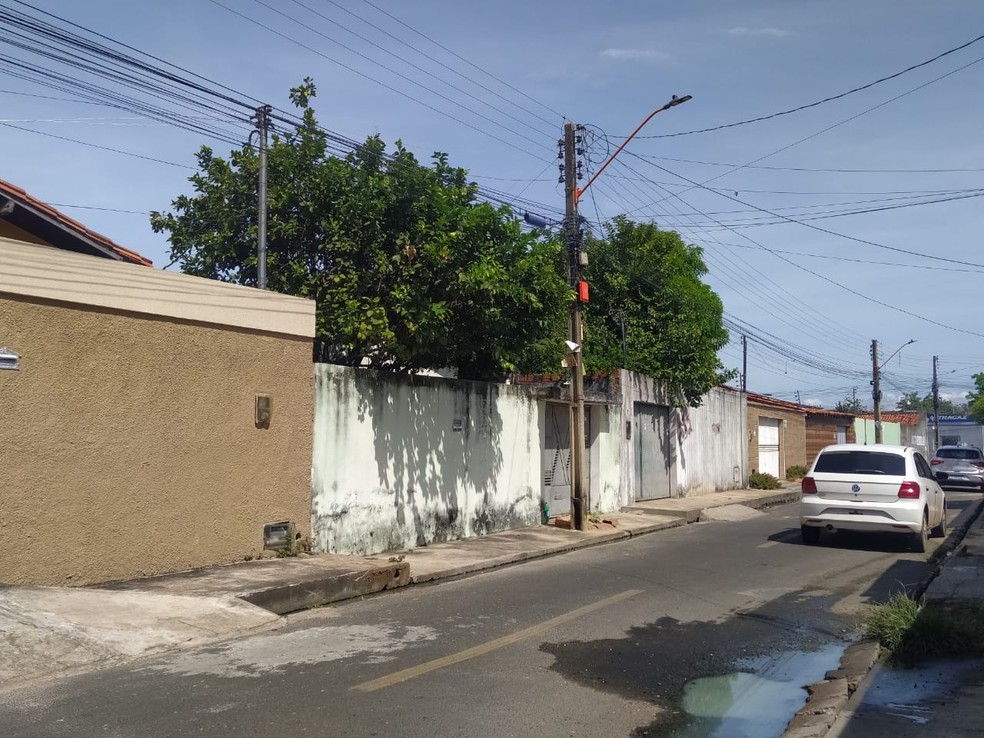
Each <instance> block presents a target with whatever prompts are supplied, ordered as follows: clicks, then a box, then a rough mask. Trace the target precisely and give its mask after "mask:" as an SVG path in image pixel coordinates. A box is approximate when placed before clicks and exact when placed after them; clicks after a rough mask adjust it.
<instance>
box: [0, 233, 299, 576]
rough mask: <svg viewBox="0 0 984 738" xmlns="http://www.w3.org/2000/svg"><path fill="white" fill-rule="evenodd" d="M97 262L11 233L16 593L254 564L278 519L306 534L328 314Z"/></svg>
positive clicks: (10, 528)
mask: <svg viewBox="0 0 984 738" xmlns="http://www.w3.org/2000/svg"><path fill="white" fill-rule="evenodd" d="M131 253H132V252H131ZM95 256H97V255H95V254H86V253H83V252H80V251H77V250H74V249H61V248H50V247H46V246H44V245H42V244H38V243H26V242H23V241H14V240H10V239H4V238H0V315H2V316H3V320H2V321H0V347H2V348H3V349H4V351H3V352H2V354H3V357H4V358H3V360H2V361H0V396H2V397H3V404H4V416H3V423H2V424H0V469H2V475H3V484H2V485H0V536H2V537H3V539H4V540H6V541H8V542H9V543H11V544H12V545H9V546H8V547H7V549H6V550H5V552H4V555H3V556H2V557H0V583H6V584H43V585H81V584H91V583H97V582H104V581H110V580H117V579H129V578H134V577H139V576H148V575H154V574H163V573H167V572H173V571H179V570H185V569H191V568H196V567H202V566H210V565H215V564H221V563H231V562H234V561H242V560H243V559H244V558H250V557H255V556H258V555H260V554H261V553H262V552H263V546H264V537H263V533H264V526H265V525H266V524H269V523H278V522H285V521H289V522H290V523H293V524H294V525H295V526H296V529H297V531H298V532H300V533H301V534H302V535H307V533H308V530H309V521H310V468H311V464H310V460H311V428H312V420H313V417H312V394H313V376H312V370H311V351H312V340H313V335H314V303H313V302H311V301H309V300H302V299H299V298H293V297H287V296H283V295H277V294H274V293H268V292H261V291H259V290H255V289H250V288H246V287H237V286H234V285H229V284H224V283H220V282H214V281H212V280H206V279H200V278H197V277H191V276H188V275H184V274H175V273H171V272H164V271H158V270H155V269H152V268H148V266H146V264H145V263H144V262H146V260H144V259H142V257H141V258H139V259H137V258H112V257H107V256H106V255H105V254H99V255H98V256H101V257H103V258H94V257H95Z"/></svg>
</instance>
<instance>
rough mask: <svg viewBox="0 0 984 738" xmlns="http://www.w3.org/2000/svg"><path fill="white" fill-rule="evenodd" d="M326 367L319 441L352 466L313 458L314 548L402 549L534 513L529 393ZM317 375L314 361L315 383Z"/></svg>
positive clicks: (505, 525)
mask: <svg viewBox="0 0 984 738" xmlns="http://www.w3.org/2000/svg"><path fill="white" fill-rule="evenodd" d="M327 369H328V373H329V374H328V376H327V377H325V378H326V379H327V380H328V381H327V382H325V383H324V385H331V386H330V389H329V388H327V387H324V386H319V390H322V389H325V390H326V391H325V392H322V393H321V395H322V399H320V400H319V405H320V406H321V407H319V410H321V409H324V408H325V407H328V408H330V410H329V412H332V413H333V415H334V416H335V417H334V418H333V420H334V423H333V427H332V428H331V430H330V431H328V432H330V434H331V436H332V437H331V438H330V439H328V440H327V442H329V443H331V444H333V445H334V446H336V448H335V449H333V453H332V456H333V458H335V459H337V461H336V464H339V465H341V464H344V465H353V467H354V469H351V470H338V469H330V468H323V469H321V470H320V471H317V467H318V460H317V459H316V463H315V466H316V476H318V477H320V479H316V480H315V500H314V508H315V518H316V521H315V522H316V526H317V527H319V528H321V530H320V531H318V534H319V539H320V540H321V541H322V542H323V545H324V548H325V550H328V551H337V552H341V553H371V552H380V551H386V550H394V549H401V548H410V547H415V546H423V545H427V544H428V543H434V542H438V541H444V540H452V539H456V538H461V537H466V536H474V535H481V534H484V533H489V532H493V531H498V530H505V529H509V528H516V527H519V526H522V525H529V524H532V523H534V522H535V521H536V519H537V518H538V515H539V512H538V505H539V490H538V489H534V488H533V487H532V486H531V484H530V483H529V482H528V478H529V476H530V474H529V470H528V467H529V464H528V459H529V458H530V457H531V456H532V457H533V458H535V459H538V458H539V444H538V441H537V438H536V436H534V437H532V438H530V435H531V434H530V432H529V430H530V428H531V427H532V428H533V429H535V428H536V424H535V419H536V417H537V406H536V401H535V399H534V398H533V397H532V396H531V395H528V394H525V393H523V392H520V391H517V388H513V387H506V386H502V385H496V384H488V383H484V382H468V381H460V380H446V379H438V378H432V377H419V376H405V375H395V374H385V373H381V372H375V371H370V370H361V369H347V368H342V367H328V368H327ZM322 376H323V375H322V374H321V371H320V369H319V385H322V382H321V379H322ZM326 400H327V402H326ZM331 406H334V407H331ZM503 412H505V418H504V415H503ZM531 414H532V415H531ZM353 416H355V417H353ZM531 417H532V418H533V423H532V425H531V422H530V418H531ZM507 422H508V423H509V425H510V433H508V434H507V433H504V425H505V424H506V423H507ZM370 432H371V441H370V440H369V433H370ZM503 444H505V446H506V448H505V457H504V449H503ZM370 455H371V456H372V457H373V458H372V459H370V458H369V456H370ZM504 458H505V460H504ZM373 467H374V469H373ZM514 472H515V473H514ZM532 476H533V478H536V472H535V470H534V473H533V475H532ZM329 478H331V479H333V480H334V481H332V482H329V485H328V487H329V489H325V482H328V480H329ZM320 496H327V498H328V499H327V500H326V499H318V498H319V497H320Z"/></svg>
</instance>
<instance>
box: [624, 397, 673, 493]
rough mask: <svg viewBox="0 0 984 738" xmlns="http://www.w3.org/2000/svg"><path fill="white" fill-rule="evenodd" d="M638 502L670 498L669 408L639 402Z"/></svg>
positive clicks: (636, 465)
mask: <svg viewBox="0 0 984 738" xmlns="http://www.w3.org/2000/svg"><path fill="white" fill-rule="evenodd" d="M633 412H634V415H635V424H634V425H635V439H636V441H635V499H637V500H653V499H657V498H660V497H669V496H670V430H669V428H670V409H669V408H668V407H665V406H663V405H646V404H643V403H636V405H635V407H634V408H633Z"/></svg>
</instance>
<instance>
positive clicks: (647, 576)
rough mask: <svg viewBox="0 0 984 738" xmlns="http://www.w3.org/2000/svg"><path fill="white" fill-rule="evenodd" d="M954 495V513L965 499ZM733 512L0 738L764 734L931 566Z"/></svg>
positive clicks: (26, 694)
mask: <svg viewBox="0 0 984 738" xmlns="http://www.w3.org/2000/svg"><path fill="white" fill-rule="evenodd" d="M949 497H950V507H951V515H950V520H951V521H953V520H955V518H956V514H955V513H957V512H959V509H960V508H961V507H963V506H964V505H965V504H967V501H969V500H970V499H974V497H975V495H973V494H961V493H952V494H950V495H949ZM734 512H735V513H736V514H735V515H734V517H735V518H739V519H737V520H731V521H726V520H723V521H712V522H706V523H698V524H695V525H689V526H686V527H683V528H677V529H673V530H668V531H663V532H660V533H657V534H653V535H648V536H643V537H640V538H637V539H632V540H630V541H626V542H622V543H617V544H613V545H607V546H600V547H595V548H589V549H584V550H581V551H578V552H575V553H571V554H567V555H564V556H558V557H553V558H549V559H542V560H539V561H533V562H528V563H525V564H522V565H519V566H515V567H509V568H505V569H500V570H496V571H494V572H491V573H487V574H482V575H480V576H475V577H471V578H466V579H461V580H457V581H451V582H445V583H442V584H437V585H434V586H417V587H410V588H406V589H403V590H397V591H395V592H392V593H385V594H382V595H379V596H376V597H372V598H367V599H364V600H362V601H357V602H350V603H347V604H344V605H341V606H338V607H331V608H323V609H318V610H313V611H309V612H307V613H302V614H300V615H296V616H292V617H291V618H290V622H289V624H288V626H287V627H286V628H284V629H281V630H279V631H275V632H272V633H265V634H261V635H256V636H252V637H247V638H242V639H239V640H236V641H231V642H228V643H224V644H221V645H218V646H216V645H212V646H210V647H208V648H202V649H198V650H190V651H184V652H179V653H175V654H172V655H168V656H166V657H157V658H153V659H144V660H141V661H138V662H134V663H132V664H129V665H127V666H124V667H119V668H114V669H110V670H105V671H100V672H94V673H90V674H85V675H79V676H75V677H67V678H63V679H58V680H55V681H52V682H48V683H44V684H39V685H35V686H30V687H25V688H23V689H20V690H18V691H15V692H12V693H6V694H3V695H0V736H4V737H10V738H12V737H14V736H44V737H45V738H50V737H52V736H71V737H72V738H77V737H78V736H121V737H122V736H141V737H144V736H190V735H206V736H226V735H230V736H231V735H235V736H277V737H285V736H331V737H334V736H400V737H403V736H406V737H407V738H416V737H419V738H434V737H437V736H440V737H442V738H443V737H445V736H447V737H450V736H469V737H476V736H479V737H480V736H537V737H538V738H539V737H550V736H564V737H565V738H566V737H569V736H606V737H607V736H642V735H651V736H671V735H672V736H681V737H682V736H708V735H715V734H718V735H728V736H740V735H743V734H745V735H755V736H756V738H767V736H768V735H770V734H771V735H778V734H779V733H780V732H781V730H782V726H783V725H785V722H786V720H788V719H789V717H790V716H791V714H792V713H791V712H788V710H793V711H794V710H795V709H796V707H798V705H795V704H794V705H792V706H791V707H790V706H789V705H788V704H787V703H786V702H783V701H782V700H778V701H777V700H775V699H772V698H771V697H769V695H770V694H772V693H771V692H769V691H768V690H769V688H771V687H775V686H776V685H783V684H784V685H785V687H786V689H787V697H788V689H789V688H791V689H792V690H793V695H792V699H793V701H794V702H795V701H796V700H800V701H801V698H802V696H803V693H802V692H801V691H800V690H799V687H800V686H801V685H803V684H806V683H808V682H810V681H815V680H818V679H820V678H822V676H823V673H824V671H826V670H827V669H829V668H833V667H835V666H836V664H837V660H838V658H839V654H840V651H841V649H842V648H843V646H844V645H845V644H846V642H847V641H848V640H849V639H850V638H851V637H853V635H854V633H855V628H856V622H857V615H858V613H859V612H860V610H861V609H862V608H863V607H864V606H865V605H867V604H870V603H873V602H878V601H882V600H884V599H885V598H887V597H888V596H889V594H890V593H892V592H893V591H896V590H898V589H900V588H902V587H906V586H910V585H912V584H914V583H915V582H917V581H918V580H919V579H920V578H922V577H923V576H925V575H926V574H927V572H928V570H929V569H928V567H929V565H928V563H927V559H926V556H925V555H920V554H913V553H909V552H908V551H907V550H906V547H905V545H904V543H903V544H900V543H899V542H898V541H897V539H895V538H893V537H877V538H854V537H850V538H847V537H844V538H842V537H836V538H832V539H831V540H829V541H826V542H825V545H822V546H819V547H811V546H804V545H802V544H801V543H800V540H799V529H798V521H797V518H796V514H797V507H796V505H795V504H794V505H784V506H780V507H777V508H773V509H771V510H769V511H766V512H764V513H755V512H752V511H746V510H744V509H740V510H737V511H734ZM727 513H728V510H727V509H723V512H722V514H723V515H724V516H725V517H726V516H727ZM746 515H747V517H746ZM742 518H744V519H742ZM734 672H742V673H743V675H742V676H740V677H738V676H735V674H734ZM729 674H730V675H731V676H726V677H723V679H718V680H713V679H712V680H711V681H708V682H700V683H698V684H700V685H701V686H700V688H696V687H687V689H686V690H685V685H686V684H687V683H688V681H690V680H693V679H695V678H698V677H715V676H720V675H729ZM749 680H751V681H749ZM763 690H764V691H763ZM685 695H686V696H685ZM756 695H758V699H757V698H756ZM787 702H788V700H787ZM763 705H764V706H763ZM685 706H686V707H687V710H685V709H684V707H685ZM688 710H689V712H688ZM787 712H788V714H787ZM725 713H726V714H727V715H726V717H725V719H724V722H722V715H724V714H725ZM779 713H781V714H779ZM694 715H696V716H697V717H694ZM776 726H778V727H776ZM715 731H718V732H717V733H715Z"/></svg>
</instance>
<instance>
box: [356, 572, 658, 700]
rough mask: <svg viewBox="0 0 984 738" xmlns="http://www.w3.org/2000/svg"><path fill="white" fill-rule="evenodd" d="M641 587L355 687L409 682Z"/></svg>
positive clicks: (618, 599)
mask: <svg viewBox="0 0 984 738" xmlns="http://www.w3.org/2000/svg"><path fill="white" fill-rule="evenodd" d="M641 593H642V590H641V589H628V590H626V591H625V592H620V593H619V594H617V595H612V596H611V597H606V598H605V599H603V600H598V602H594V603H592V604H590V605H585V606H584V607H579V608H577V609H576V610H571V611H570V612H568V613H564V614H563V615H558V616H557V617H555V618H550V619H549V620H544V621H543V622H542V623H539V624H538V625H532V626H530V627H529V628H524V629H523V630H517V631H516V632H515V633H510V634H509V635H506V636H502V637H501V638H496V639H494V640H491V641H488V642H487V643H482V644H480V645H478V646H472V647H471V648H466V649H465V650H464V651H458V653H452V654H449V655H447V656H442V657H441V658H439V659H434V660H433V661H427V662H425V663H423V664H418V665H417V666H411V667H410V668H409V669H402V670H401V671H395V672H393V673H392V674H389V675H387V676H384V677H380V678H379V679H373V680H372V681H369V682H363V683H362V684H356V685H355V686H354V687H352V689H354V690H356V691H359V692H375V691H376V690H377V689H384V688H386V687H392V686H393V685H394V684H399V683H400V682H405V681H407V680H408V679H413V678H414V677H419V676H421V675H423V674H427V673H429V672H432V671H436V670H438V669H443V668H444V667H445V666H451V665H452V664H460V663H461V662H462V661H468V660H469V659H473V658H476V657H478V656H483V655H485V654H487V653H490V652H492V651H495V650H496V649H499V648H503V647H505V646H510V645H512V644H513V643H518V642H519V641H522V640H525V639H527V638H532V637H533V636H536V635H539V634H540V633H544V632H546V631H548V630H550V629H551V628H556V627H557V626H558V625H563V624H564V623H568V622H570V621H571V620H575V619H577V618H579V617H581V616H582V615H587V614H588V613H590V612H594V611H595V610H601V609H602V608H604V607H608V606H609V605H614V604H616V603H618V602H621V601H622V600H627V599H629V598H630V597H635V596H636V595H637V594H641Z"/></svg>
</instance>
